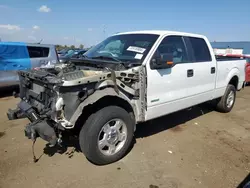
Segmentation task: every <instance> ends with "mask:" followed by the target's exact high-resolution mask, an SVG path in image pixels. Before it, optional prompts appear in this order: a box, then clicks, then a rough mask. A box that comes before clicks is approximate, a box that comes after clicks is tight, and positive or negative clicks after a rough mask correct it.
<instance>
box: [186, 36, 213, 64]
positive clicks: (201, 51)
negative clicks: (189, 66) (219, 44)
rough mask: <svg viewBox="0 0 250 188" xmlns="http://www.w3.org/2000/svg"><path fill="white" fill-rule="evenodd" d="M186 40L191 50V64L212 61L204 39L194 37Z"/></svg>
mask: <svg viewBox="0 0 250 188" xmlns="http://www.w3.org/2000/svg"><path fill="white" fill-rule="evenodd" d="M188 38H189V41H190V44H191V46H192V49H193V56H194V60H193V62H206V61H211V60H212V58H211V54H210V51H209V49H208V46H207V43H206V42H205V40H204V39H202V38H195V37H188Z"/></svg>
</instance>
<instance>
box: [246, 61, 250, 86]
mask: <svg viewBox="0 0 250 188" xmlns="http://www.w3.org/2000/svg"><path fill="white" fill-rule="evenodd" d="M246 83H247V84H248V85H249V84H250V58H247V64H246Z"/></svg>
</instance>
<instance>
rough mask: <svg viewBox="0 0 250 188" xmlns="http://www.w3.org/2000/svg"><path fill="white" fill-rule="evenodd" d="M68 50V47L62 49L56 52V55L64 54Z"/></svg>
mask: <svg viewBox="0 0 250 188" xmlns="http://www.w3.org/2000/svg"><path fill="white" fill-rule="evenodd" d="M68 51H69V49H62V50H60V51H58V52H57V54H58V57H61V56H64V55H65V54H67V52H68Z"/></svg>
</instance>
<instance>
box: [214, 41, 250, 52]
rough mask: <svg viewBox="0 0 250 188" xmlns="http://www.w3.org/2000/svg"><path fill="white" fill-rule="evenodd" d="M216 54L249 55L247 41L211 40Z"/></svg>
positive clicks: (249, 44) (249, 48) (249, 43)
mask: <svg viewBox="0 0 250 188" xmlns="http://www.w3.org/2000/svg"><path fill="white" fill-rule="evenodd" d="M211 45H212V47H213V49H214V52H215V54H216V55H246V56H250V41H249V42H211Z"/></svg>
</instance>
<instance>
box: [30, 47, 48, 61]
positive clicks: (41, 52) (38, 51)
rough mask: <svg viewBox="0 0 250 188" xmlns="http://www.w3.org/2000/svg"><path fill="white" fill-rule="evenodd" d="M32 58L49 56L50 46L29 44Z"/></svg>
mask: <svg viewBox="0 0 250 188" xmlns="http://www.w3.org/2000/svg"><path fill="white" fill-rule="evenodd" d="M28 51H29V55H30V58H42V57H48V56H49V48H47V47H35V46H28Z"/></svg>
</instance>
